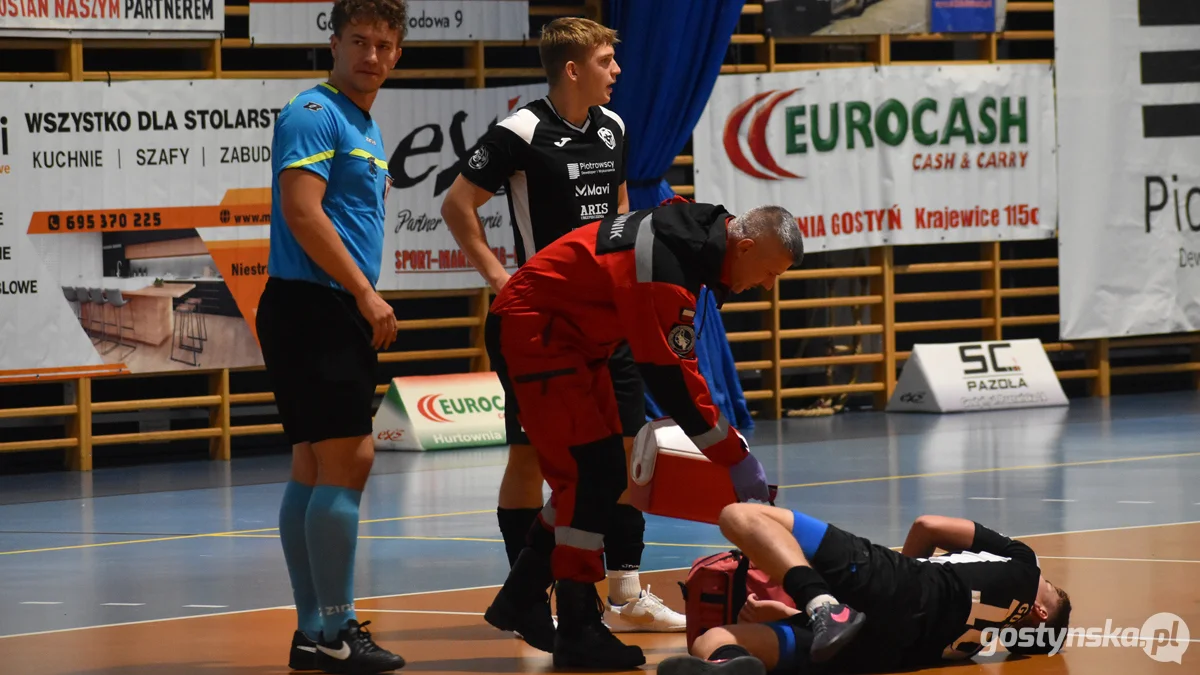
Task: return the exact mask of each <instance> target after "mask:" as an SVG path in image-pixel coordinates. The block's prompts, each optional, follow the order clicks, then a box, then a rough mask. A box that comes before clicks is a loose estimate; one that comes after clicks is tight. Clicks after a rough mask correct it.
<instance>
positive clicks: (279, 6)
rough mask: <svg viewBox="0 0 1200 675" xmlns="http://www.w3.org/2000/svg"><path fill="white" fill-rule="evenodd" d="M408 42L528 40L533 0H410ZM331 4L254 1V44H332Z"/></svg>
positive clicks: (324, 0) (327, 0) (327, 1)
mask: <svg viewBox="0 0 1200 675" xmlns="http://www.w3.org/2000/svg"><path fill="white" fill-rule="evenodd" d="M406 5H407V9H408V34H407V35H406V37H405V41H406V42H434V41H445V40H527V39H529V0H408V2H407V3H406ZM332 7H333V3H332V2H331V1H330V0H322V1H321V2H308V1H307V0H250V40H251V41H252V42H253V43H254V44H262V45H277V44H286V45H307V44H328V42H329V36H330V34H331V33H332V32H333V29H332V28H331V27H330V18H329V12H330V9H331V8H332Z"/></svg>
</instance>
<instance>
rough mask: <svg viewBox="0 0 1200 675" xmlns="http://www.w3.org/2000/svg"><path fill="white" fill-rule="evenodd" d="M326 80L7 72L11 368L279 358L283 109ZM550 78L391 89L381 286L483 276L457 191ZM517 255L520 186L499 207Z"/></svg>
mask: <svg viewBox="0 0 1200 675" xmlns="http://www.w3.org/2000/svg"><path fill="white" fill-rule="evenodd" d="M315 83H316V81H299V80H277V81H239V80H226V81H222V80H198V81H162V82H121V83H113V84H112V85H111V86H110V85H108V84H107V83H103V82H95V83H92V82H82V83H67V82H64V83H45V84H43V83H36V84H29V83H20V84H18V83H9V84H0V345H2V346H3V348H2V349H0V381H5V380H14V379H32V378H39V377H46V376H49V375H56V376H66V375H67V374H69V373H72V372H74V373H79V372H87V373H89V374H93V375H97V374H104V373H117V372H134V373H145V372H160V371H167V370H187V369H196V368H235V367H245V366H256V365H261V363H262V357H261V353H260V352H259V349H258V344H257V341H256V339H255V334H254V330H253V328H254V320H253V319H254V316H255V313H256V310H257V307H258V298H259V296H260V295H261V294H262V289H263V287H264V285H265V283H266V264H267V254H268V244H269V230H270V225H269V224H270V220H271V146H272V134H273V131H274V127H275V120H276V117H277V116H278V114H279V112H280V110H281V109H282V107H283V106H284V105H285V104H286V103H287V102H288V101H289V100H290V99H291V98H292V97H293V96H295V94H296V93H298V92H300V91H302V90H304V89H307V88H308V87H310V86H312V85H314V84H315ZM538 91H541V90H539V89H537V88H531V87H516V88H505V89H490V90H428V91H426V90H400V89H393V90H384V91H382V92H380V95H379V97H378V98H377V99H376V102H375V106H374V108H373V110H372V114H373V115H374V116H375V117H376V118H377V119H378V120H379V121H380V125H381V127H382V132H383V138H384V142H385V144H386V147H387V155H386V156H387V157H388V158H389V160H388V161H389V171H390V172H391V174H392V176H393V178H394V184H393V189H392V190H391V192H390V194H389V196H388V199H387V221H386V237H387V240H386V248H385V252H384V260H383V261H382V262H383V268H382V273H381V277H380V283H379V287H380V288H381V289H409V288H471V287H480V286H482V285H483V282H482V280H481V279H480V277H479V275H478V274H477V273H476V272H475V271H474V269H473V268H471V267H470V264H469V263H468V262H467V261H466V258H465V256H463V255H462V253H461V251H459V248H458V246H457V244H456V243H455V241H454V237H453V236H452V235H451V234H450V232H449V230H448V229H446V227H445V226H444V224H443V223H442V222H441V216H440V209H441V199H442V195H443V194H444V192H445V190H446V189H447V188H448V187H449V185H450V183H451V182H452V181H453V179H454V177H455V176H456V175H457V173H458V170H459V166H461V163H462V162H463V161H465V160H466V158H467V156H468V149H470V148H471V147H473V146H474V144H475V142H476V139H478V137H479V136H480V135H482V134H483V133H484V131H485V130H486V129H487V127H488V126H489V125H490V124H493V123H494V122H495V121H497V120H498V119H500V118H502V117H503V116H504V115H506V114H507V113H508V111H509V110H511V109H512V108H513V107H516V106H518V105H522V104H524V103H525V102H527V101H528V100H529V99H530V97H531V96H533V95H538V94H537V93H536V92H538ZM481 214H482V216H483V222H484V223H485V224H486V225H487V227H488V237H489V239H490V240H491V243H492V245H493V246H494V247H495V250H496V252H497V254H498V255H500V256H502V257H503V258H504V259H505V261H506V262H508V264H509V266H510V267H515V252H514V249H513V245H512V228H511V224H510V222H509V216H508V209H507V206H506V203H505V199H504V197H502V196H501V197H497V198H495V199H493V200H491V201H490V202H489V203H488V204H487V205H485V206H484V207H483V208H482V209H481Z"/></svg>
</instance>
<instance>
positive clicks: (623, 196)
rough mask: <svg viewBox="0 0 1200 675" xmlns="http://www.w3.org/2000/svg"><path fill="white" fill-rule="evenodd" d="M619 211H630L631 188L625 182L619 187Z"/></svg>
mask: <svg viewBox="0 0 1200 675" xmlns="http://www.w3.org/2000/svg"><path fill="white" fill-rule="evenodd" d="M617 213H629V189H628V188H627V187H626V184H625V183H621V187H619V188H617Z"/></svg>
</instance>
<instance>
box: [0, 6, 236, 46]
mask: <svg viewBox="0 0 1200 675" xmlns="http://www.w3.org/2000/svg"><path fill="white" fill-rule="evenodd" d="M224 32H225V2H224V0H0V36H2V37H21V36H24V37H39V38H47V37H73V38H79V37H83V38H103V37H114V38H122V39H138V38H164V37H168V38H185V37H188V38H217V37H220V36H221V35H222V34H223V33H224Z"/></svg>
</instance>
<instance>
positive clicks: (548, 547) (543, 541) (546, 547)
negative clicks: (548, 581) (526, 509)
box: [525, 518, 555, 560]
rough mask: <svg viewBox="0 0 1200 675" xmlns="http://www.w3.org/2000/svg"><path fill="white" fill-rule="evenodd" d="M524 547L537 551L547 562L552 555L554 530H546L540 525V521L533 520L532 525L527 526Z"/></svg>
mask: <svg viewBox="0 0 1200 675" xmlns="http://www.w3.org/2000/svg"><path fill="white" fill-rule="evenodd" d="M525 545H526V546H529V547H530V548H532V549H533V550H535V551H537V552H538V553H540V554H541V555H542V556H543V557H545V558H546V559H547V560H548V559H549V558H550V556H551V555H552V554H553V553H554V546H555V541H554V530H548V529H546V527H545V526H544V525H542V521H540V520H538V519H536V518H534V520H533V524H532V525H530V526H529V532H528V533H527V538H526V540H525Z"/></svg>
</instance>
